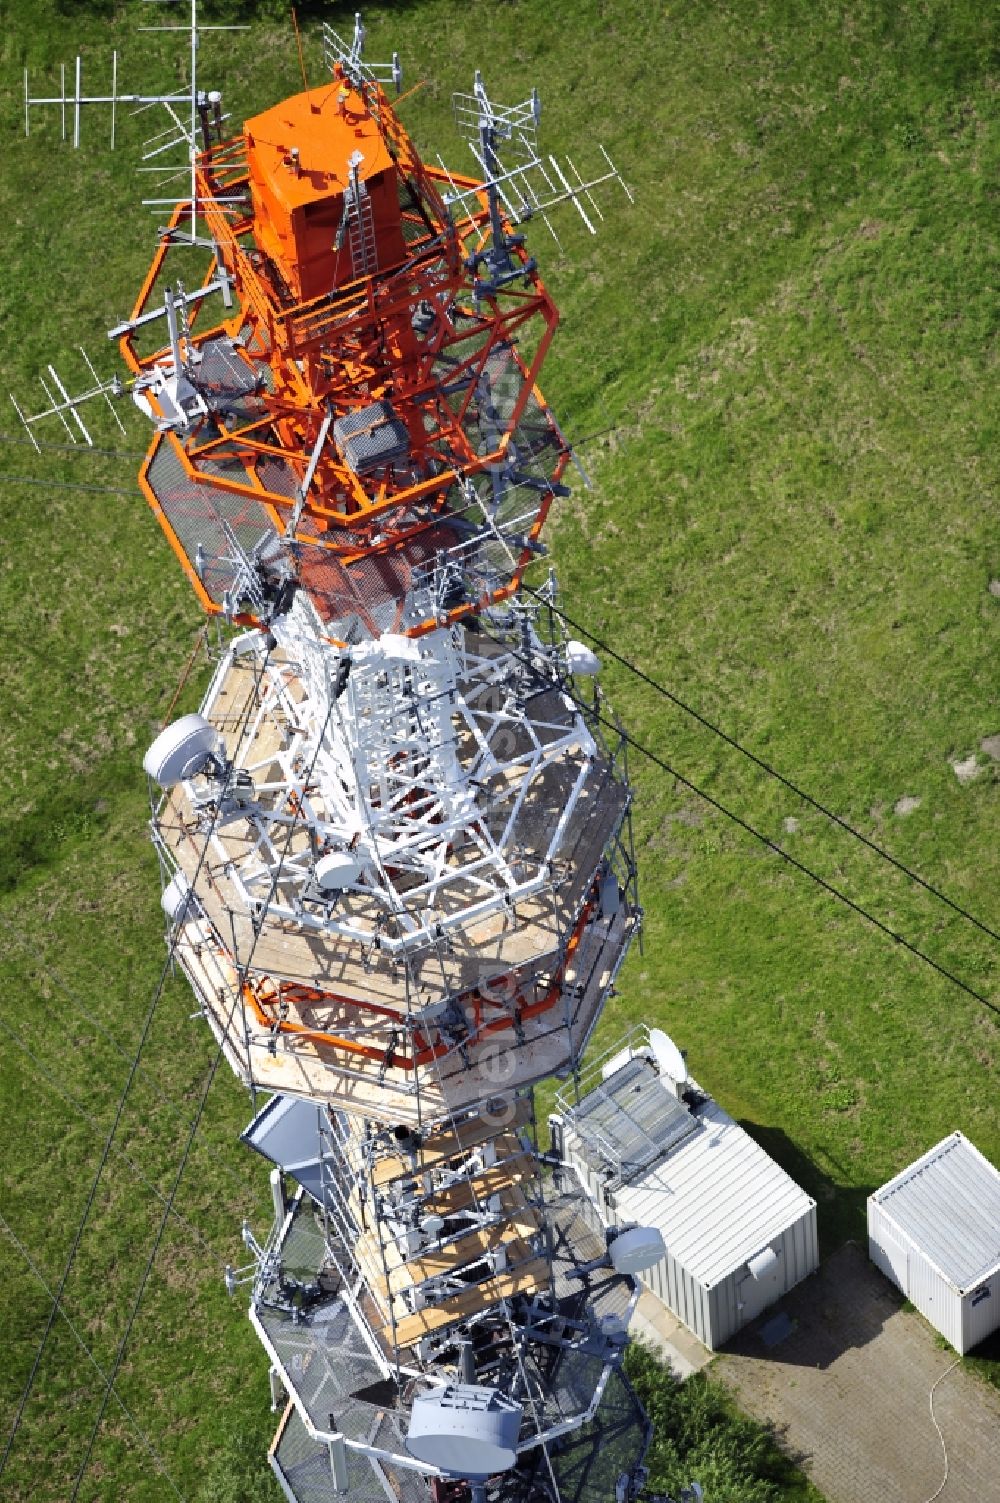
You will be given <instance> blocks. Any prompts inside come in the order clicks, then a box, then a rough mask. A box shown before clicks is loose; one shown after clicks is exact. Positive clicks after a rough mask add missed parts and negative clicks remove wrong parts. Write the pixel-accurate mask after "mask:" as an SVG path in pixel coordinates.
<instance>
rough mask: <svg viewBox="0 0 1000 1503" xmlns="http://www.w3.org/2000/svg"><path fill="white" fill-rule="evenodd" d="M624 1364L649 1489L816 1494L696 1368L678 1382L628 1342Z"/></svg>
mask: <svg viewBox="0 0 1000 1503" xmlns="http://www.w3.org/2000/svg"><path fill="white" fill-rule="evenodd" d="M625 1370H626V1372H627V1374H628V1376H629V1379H630V1380H631V1382H632V1385H633V1387H634V1388H635V1391H636V1393H637V1394H638V1395H639V1398H640V1399H641V1400H642V1403H643V1405H644V1407H645V1409H646V1413H647V1414H648V1415H649V1418H650V1420H651V1422H652V1424H653V1432H654V1433H653V1443H652V1445H651V1447H650V1450H649V1455H648V1456H647V1458H646V1464H647V1466H648V1467H649V1489H650V1491H651V1492H668V1493H671V1494H673V1495H674V1496H676V1494H677V1492H678V1491H679V1490H680V1489H681V1488H682V1487H686V1486H687V1485H688V1484H689V1483H691V1482H700V1483H701V1485H702V1487H703V1488H704V1489H705V1497H706V1499H711V1503H779V1500H785V1499H789V1498H795V1499H799V1500H801V1503H807V1500H810V1499H812V1500H816V1499H817V1498H818V1494H817V1493H816V1491H815V1489H814V1488H813V1487H812V1486H811V1485H810V1484H809V1482H807V1480H806V1478H805V1477H804V1476H803V1475H802V1473H801V1472H800V1471H799V1469H798V1467H797V1466H796V1465H795V1463H794V1461H792V1460H791V1459H790V1458H789V1457H788V1456H786V1455H785V1453H784V1452H783V1451H782V1450H781V1449H780V1448H779V1446H778V1444H777V1441H776V1440H775V1437H774V1435H773V1433H772V1432H771V1431H770V1430H769V1429H767V1428H766V1427H765V1426H764V1425H759V1424H758V1423H757V1421H756V1420H752V1419H748V1418H747V1417H746V1415H742V1414H740V1413H738V1411H737V1410H736V1409H735V1407H734V1405H733V1404H732V1401H731V1400H730V1398H729V1395H728V1394H727V1393H726V1391H725V1389H724V1388H722V1387H721V1385H720V1384H718V1383H714V1382H713V1381H712V1380H711V1379H710V1378H709V1377H707V1376H706V1374H704V1373H698V1374H696V1375H695V1376H694V1377H692V1378H689V1379H688V1380H687V1381H686V1382H684V1383H680V1382H678V1381H677V1379H676V1378H675V1377H674V1376H673V1374H672V1373H671V1372H670V1371H669V1369H668V1368H666V1367H664V1366H663V1365H662V1364H661V1363H660V1362H658V1361H657V1359H656V1358H655V1357H654V1356H653V1354H652V1352H650V1351H649V1350H648V1348H646V1347H643V1346H640V1345H638V1344H633V1345H632V1346H630V1347H629V1348H628V1351H627V1353H626V1357H625Z"/></svg>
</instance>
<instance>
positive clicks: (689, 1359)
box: [629, 1289, 715, 1378]
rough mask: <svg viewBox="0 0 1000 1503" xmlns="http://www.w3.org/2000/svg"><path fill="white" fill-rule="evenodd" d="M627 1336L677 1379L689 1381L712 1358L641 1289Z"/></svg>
mask: <svg viewBox="0 0 1000 1503" xmlns="http://www.w3.org/2000/svg"><path fill="white" fill-rule="evenodd" d="M629 1334H630V1335H631V1336H632V1338H633V1340H635V1341H641V1342H643V1343H644V1344H645V1345H646V1346H648V1347H652V1349H653V1351H654V1352H655V1353H656V1355H657V1356H658V1357H659V1358H660V1359H661V1360H662V1361H663V1362H665V1363H666V1364H667V1366H668V1367H669V1368H671V1369H672V1371H673V1373H674V1375H675V1376H676V1377H678V1378H689V1377H690V1376H691V1374H692V1373H696V1372H698V1370H699V1369H700V1368H702V1367H707V1366H708V1364H709V1363H710V1362H711V1360H712V1358H713V1356H714V1355H715V1354H714V1353H713V1352H710V1351H709V1350H708V1347H707V1346H702V1344H701V1342H700V1341H699V1340H698V1338H697V1336H693V1335H692V1334H691V1332H690V1331H689V1330H688V1328H687V1326H685V1325H682V1324H681V1322H680V1321H679V1320H678V1319H677V1316H676V1315H674V1314H673V1313H672V1311H670V1310H668V1309H667V1307H666V1305H664V1304H662V1303H661V1301H660V1300H658V1299H657V1297H656V1295H655V1294H652V1293H651V1292H650V1291H649V1290H648V1289H643V1291H642V1293H641V1294H640V1295H639V1299H638V1302H637V1304H636V1307H635V1310H634V1311H633V1313H632V1320H631V1322H630V1324H629Z"/></svg>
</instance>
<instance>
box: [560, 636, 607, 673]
mask: <svg viewBox="0 0 1000 1503" xmlns="http://www.w3.org/2000/svg"><path fill="white" fill-rule="evenodd" d="M566 666H567V668H568V669H569V671H570V673H572V674H573V676H574V677H575V678H595V677H596V676H597V674H598V673H600V671H601V660H600V658H599V657H598V656H597V653H596V652H592V651H591V650H590V648H589V647H587V646H585V645H584V643H583V642H576V641H569V642H567V643H566Z"/></svg>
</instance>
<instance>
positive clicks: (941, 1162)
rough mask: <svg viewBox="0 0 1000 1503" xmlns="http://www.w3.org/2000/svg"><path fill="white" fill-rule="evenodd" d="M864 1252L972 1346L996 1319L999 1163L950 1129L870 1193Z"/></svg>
mask: <svg viewBox="0 0 1000 1503" xmlns="http://www.w3.org/2000/svg"><path fill="white" fill-rule="evenodd" d="M868 1255H869V1257H870V1258H871V1260H872V1262H873V1263H874V1264H875V1265H876V1267H878V1268H880V1269H881V1270H882V1272H883V1273H884V1274H885V1275H886V1277H887V1278H890V1279H891V1280H892V1282H893V1283H894V1284H895V1285H897V1287H898V1288H899V1289H901V1290H902V1292H903V1293H904V1294H905V1295H906V1298H907V1299H908V1300H911V1301H912V1302H913V1304H914V1305H916V1307H917V1309H918V1310H919V1311H920V1313H921V1315H924V1316H926V1318H927V1319H928V1320H929V1321H930V1323H931V1325H932V1326H934V1327H935V1328H936V1329H937V1330H938V1331H940V1332H941V1335H942V1336H943V1337H944V1338H945V1339H946V1340H947V1341H949V1342H950V1343H951V1345H952V1346H953V1347H954V1348H955V1350H956V1351H957V1352H967V1351H969V1350H970V1349H971V1348H972V1347H974V1346H976V1345H977V1344H978V1343H979V1342H980V1341H982V1340H984V1338H985V1337H987V1336H988V1335H989V1334H990V1333H991V1332H992V1331H995V1330H996V1329H997V1327H998V1326H1000V1171H998V1170H997V1169H995V1168H994V1166H993V1165H992V1164H991V1163H990V1162H989V1160H988V1159H986V1158H984V1157H983V1155H982V1154H981V1153H980V1152H979V1150H978V1148H976V1147H974V1145H973V1144H972V1143H970V1142H969V1140H968V1138H966V1137H965V1136H963V1134H962V1133H960V1132H953V1133H952V1134H951V1135H950V1136H949V1137H947V1138H944V1139H942V1141H941V1142H940V1143H938V1144H937V1145H936V1146H935V1147H934V1148H931V1149H929V1150H928V1152H927V1153H925V1154H924V1155H923V1157H922V1158H919V1159H917V1161H916V1163H913V1164H911V1165H910V1166H909V1168H908V1169H904V1170H903V1171H902V1173H901V1174H897V1175H896V1177H895V1179H891V1180H890V1181H889V1183H888V1184H887V1185H883V1186H882V1188H881V1189H880V1190H876V1191H875V1193H874V1194H873V1195H870V1196H869V1197H868Z"/></svg>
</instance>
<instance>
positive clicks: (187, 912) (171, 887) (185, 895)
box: [160, 871, 198, 924]
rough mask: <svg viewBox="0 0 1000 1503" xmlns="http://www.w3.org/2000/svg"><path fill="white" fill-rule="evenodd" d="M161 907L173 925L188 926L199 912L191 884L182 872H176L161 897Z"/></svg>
mask: <svg viewBox="0 0 1000 1503" xmlns="http://www.w3.org/2000/svg"><path fill="white" fill-rule="evenodd" d="M160 907H161V908H162V909H163V911H164V913H165V914H166V915H167V918H168V919H169V920H170V922H171V923H172V924H186V923H187V921H188V919H189V918H192V917H193V916H194V915H195V914H196V913H197V911H198V905H197V902H196V901H195V896H194V893H193V891H192V889H191V883H190V882H189V881H188V879H187V877H186V876H185V875H184V873H183V872H182V871H176V872H174V875H173V876H172V877H171V878H170V881H169V882H168V883H167V885H166V887H165V888H164V889H163V893H162V895H161V897H160Z"/></svg>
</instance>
